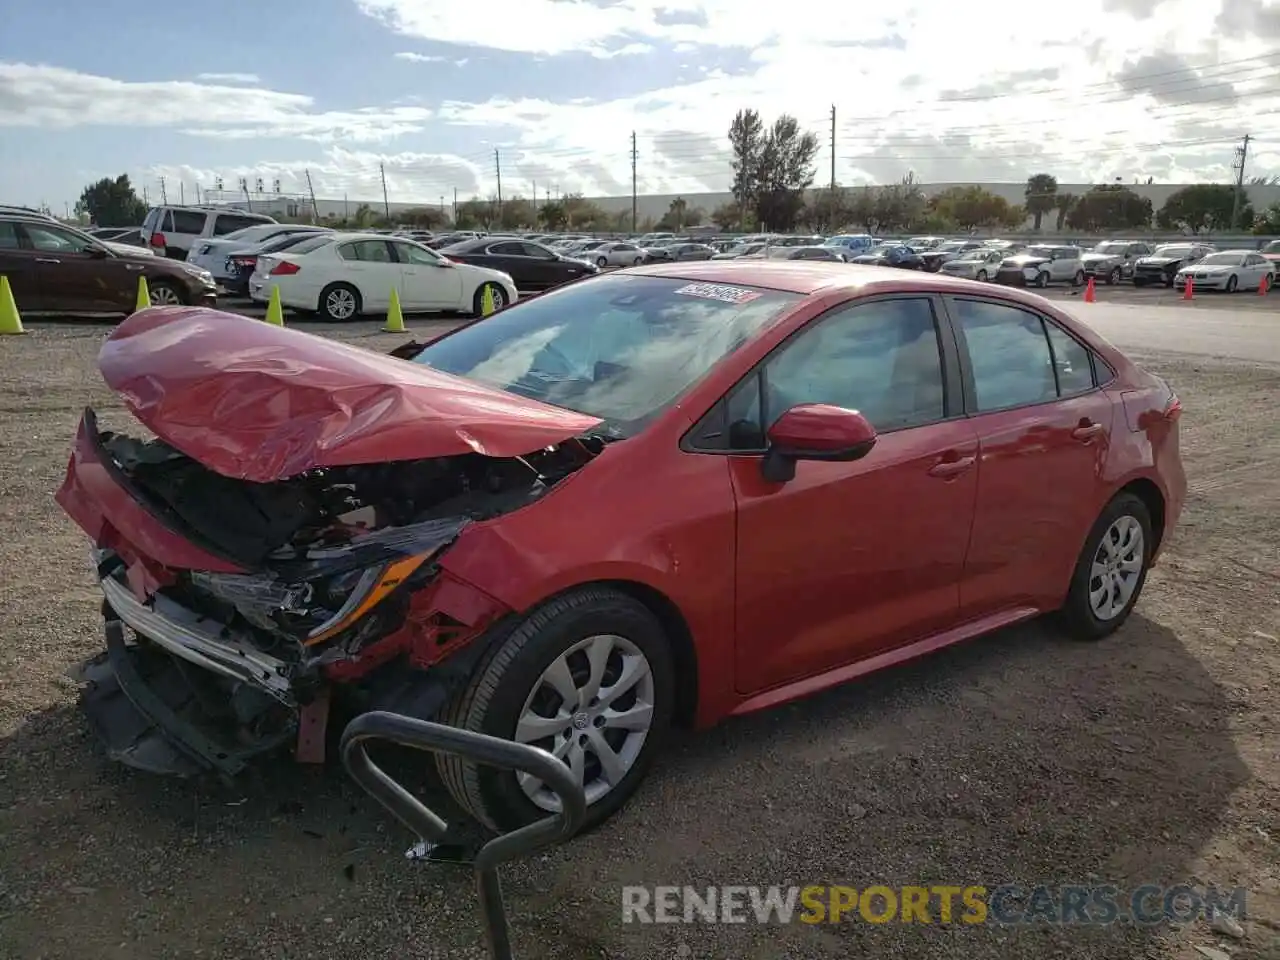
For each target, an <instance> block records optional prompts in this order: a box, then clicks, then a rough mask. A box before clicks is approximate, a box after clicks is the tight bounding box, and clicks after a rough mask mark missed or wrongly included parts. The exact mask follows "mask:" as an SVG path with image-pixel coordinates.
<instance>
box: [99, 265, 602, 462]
mask: <svg viewBox="0 0 1280 960" xmlns="http://www.w3.org/2000/svg"><path fill="white" fill-rule="evenodd" d="M263 259H266V258H263ZM262 266H263V260H259V261H258V267H259V269H261V268H262ZM98 366H99V369H100V370H101V371H102V375H103V378H104V379H105V380H106V382H107V385H108V386H109V387H111V388H112V389H113V390H114V391H116V393H118V394H119V395H120V397H121V399H122V400H123V401H124V403H125V405H126V406H127V407H128V408H129V410H130V411H131V412H132V413H133V415H134V416H135V417H136V418H137V419H138V420H139V421H141V422H142V423H143V424H144V425H146V427H147V428H149V429H150V430H151V431H152V432H153V433H154V434H155V435H156V436H157V437H159V438H160V439H161V440H164V441H165V442H166V443H168V444H169V445H171V446H172V447H174V448H176V449H177V450H180V451H181V452H182V453H185V454H186V455H187V456H189V457H191V458H192V459H193V460H196V461H198V462H199V463H201V464H203V465H204V466H205V467H208V468H209V469H210V470H213V471H214V472H216V473H220V474H222V475H223V476H227V477H231V478H234V479H238V480H247V481H251V482H255V483H269V482H271V481H275V480H281V479H284V478H287V477H292V476H296V475H298V474H300V473H303V472H304V471H307V470H311V469H314V468H317V467H340V466H352V465H356V464H370V463H387V462H392V461H401V460H417V459H427V458H432V457H445V456H454V455H459V454H465V453H479V454H483V455H485V456H491V457H513V456H521V455H524V454H528V453H532V452H534V451H537V450H541V449H543V448H546V447H549V446H552V445H555V444H558V443H561V442H563V441H565V440H568V439H570V438H571V437H574V436H577V435H579V434H581V433H584V432H586V431H589V430H591V429H592V428H593V427H595V426H597V425H598V424H599V423H600V420H599V418H597V417H591V416H587V415H585V414H581V413H576V412H574V411H571V410H565V409H562V408H560V407H554V406H550V405H548V404H544V403H540V402H538V401H536V400H530V399H526V398H523V397H519V396H517V395H515V394H511V393H507V392H505V391H502V390H498V389H496V388H492V387H487V386H484V385H482V384H479V383H476V382H474V381H471V380H465V379H463V378H460V377H454V376H451V375H449V374H446V373H441V372H439V371H436V370H432V369H431V368H430V367H427V366H424V365H420V364H414V363H410V362H407V361H404V360H400V359H397V358H395V357H390V356H386V355H383V354H377V353H372V352H370V351H367V350H363V349H361V348H359V347H353V346H348V345H347V344H343V343H339V342H337V341H334V340H328V339H325V338H322V337H318V336H313V335H311V334H307V333H302V332H299V331H297V330H290V329H287V328H283V327H276V326H272V325H271V324H267V323H263V322H262V321H261V320H256V319H250V318H248V317H241V316H236V315H233V314H228V313H223V312H221V311H218V310H213V309H208V308H203V307H173V308H159V307H157V308H153V309H150V310H143V311H140V312H138V313H135V314H133V315H132V316H130V317H129V318H127V319H126V320H125V321H124V322H123V323H121V324H120V325H119V326H118V327H116V328H115V330H113V331H112V333H111V334H110V336H108V337H107V340H106V343H105V344H104V345H103V347H102V351H101V353H100V354H99V357H98Z"/></svg>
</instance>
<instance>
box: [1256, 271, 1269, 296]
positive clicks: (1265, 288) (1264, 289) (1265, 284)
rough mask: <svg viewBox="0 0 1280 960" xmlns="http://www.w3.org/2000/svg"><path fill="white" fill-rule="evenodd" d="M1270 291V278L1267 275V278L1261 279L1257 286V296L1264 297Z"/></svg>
mask: <svg viewBox="0 0 1280 960" xmlns="http://www.w3.org/2000/svg"><path fill="white" fill-rule="evenodd" d="M1270 290H1271V276H1270V275H1269V274H1268V275H1267V276H1265V277H1263V278H1262V282H1261V283H1260V284H1258V296H1260V297H1265V296H1266V295H1267V293H1268V292H1269V291H1270Z"/></svg>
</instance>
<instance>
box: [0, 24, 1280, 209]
mask: <svg viewBox="0 0 1280 960" xmlns="http://www.w3.org/2000/svg"><path fill="white" fill-rule="evenodd" d="M1015 8H1016V5H1015ZM1015 8H1006V7H1003V6H1001V5H999V4H996V5H991V4H971V3H956V2H953V0H900V2H897V3H889V4H871V3H858V2H854V0H784V2H775V0H759V2H756V3H752V2H751V0H476V2H472V3H459V2H456V0H276V2H274V3H271V4H267V5H262V4H257V3H251V2H249V0H220V2H218V3H216V4H213V5H212V6H210V5H196V6H195V7H193V8H192V10H191V15H190V16H180V15H177V14H176V13H175V11H176V9H177V8H175V7H173V6H172V5H170V6H167V7H164V6H163V5H162V6H161V7H157V6H156V5H154V4H144V3H137V2H136V0H93V2H89V0H38V2H37V0H14V2H11V3H10V4H8V9H7V10H6V12H5V22H4V27H3V29H2V30H0V187H2V189H0V194H2V195H0V202H7V203H29V204H34V203H38V202H46V203H48V204H50V206H52V207H54V208H55V209H58V210H59V211H60V208H61V207H62V205H63V204H64V203H68V202H70V203H74V201H75V198H76V197H77V196H78V195H79V192H80V189H81V188H82V187H83V185H84V184H85V183H86V182H88V181H90V180H93V179H96V178H99V177H102V176H107V175H112V176H114V175H116V174H118V173H120V172H122V171H127V172H128V173H129V174H130V176H131V177H133V178H134V179H135V181H136V182H137V183H138V184H139V186H145V187H146V189H147V192H148V195H149V198H150V199H152V200H153V201H154V200H156V199H157V198H158V196H159V194H160V190H161V186H160V182H161V178H162V177H163V178H164V184H165V190H166V193H167V196H168V199H169V201H170V202H175V201H177V200H178V199H179V198H180V197H181V198H183V199H185V200H187V201H188V202H191V201H193V200H194V199H195V196H196V190H197V185H199V186H200V188H201V189H202V190H209V189H211V188H212V187H213V186H214V185H215V182H216V180H217V178H219V177H221V178H222V180H223V183H224V185H225V186H226V187H227V188H229V189H230V188H234V185H235V183H236V182H237V181H238V179H239V178H240V177H248V178H249V181H250V183H251V184H253V183H254V181H256V180H257V179H258V178H262V179H263V180H264V183H265V185H266V188H267V189H268V190H270V189H271V185H272V183H273V182H274V181H276V180H279V181H280V183H281V189H282V190H283V191H284V192H286V193H293V192H302V191H305V189H306V172H307V171H309V172H310V174H311V179H312V183H313V185H314V188H315V191H316V194H317V195H318V196H321V197H326V198H334V199H337V198H341V197H343V196H344V195H345V196H348V197H350V198H351V199H352V200H356V199H377V200H380V199H381V197H382V186H381V181H380V177H379V165H383V166H384V167H385V170H386V181H387V190H388V193H389V195H390V199H391V200H393V201H418V202H436V201H438V200H439V199H440V198H442V197H443V198H447V199H448V200H452V197H453V191H454V190H455V189H456V190H457V191H458V194H459V198H460V199H461V198H464V197H468V196H471V195H475V194H479V195H487V194H489V193H491V192H492V191H493V189H494V187H495V179H496V178H495V173H496V171H495V162H494V159H495V158H494V151H495V149H496V150H497V151H498V156H499V158H500V163H501V171H502V184H503V193H504V195H507V196H511V195H512V194H515V193H521V194H524V195H526V196H527V195H529V193H530V192H531V191H532V190H533V189H534V185H535V184H536V187H537V190H538V193H539V195H542V194H544V193H545V192H546V191H548V190H550V191H552V192H553V193H554V192H556V191H559V192H570V191H580V192H583V193H586V194H587V195H607V194H614V195H618V194H627V193H629V192H630V190H631V153H630V151H631V135H632V132H633V131H634V132H635V134H636V138H637V148H638V162H637V173H638V186H639V190H640V192H641V193H676V192H680V193H692V192H698V191H704V190H723V189H725V188H726V187H727V185H728V180H729V163H728V150H727V144H726V138H725V134H726V131H727V129H728V126H729V123H730V121H731V120H732V118H733V115H734V113H735V112H736V111H737V110H738V109H740V108H742V107H754V108H756V109H758V110H760V111H761V112H762V113H763V114H764V116H765V117H766V118H767V119H772V118H773V117H775V116H776V115H778V114H780V113H783V112H787V113H791V114H792V115H793V116H795V117H796V118H797V119H798V120H799V121H800V122H801V124H802V125H803V126H804V127H806V128H807V129H810V130H813V131H814V132H815V133H817V134H818V135H819V137H820V139H821V141H822V143H823V147H822V151H821V153H820V156H819V160H818V166H819V174H818V177H819V180H820V182H824V183H825V182H826V181H827V180H828V179H829V177H830V170H831V160H832V153H833V150H832V146H831V143H832V139H833V138H832V131H831V120H830V111H831V106H832V104H835V106H836V123H835V136H834V157H835V167H836V176H837V179H838V180H839V181H840V182H842V183H845V184H852V183H860V182H885V181H893V180H897V179H898V178H900V177H901V176H903V175H904V174H905V173H907V172H908V171H909V170H914V171H915V173H916V175H917V178H918V179H920V180H924V181H959V180H962V181H972V182H1000V181H1021V180H1024V179H1025V178H1026V176H1027V175H1028V174H1029V173H1031V172H1040V171H1043V172H1048V173H1052V174H1054V175H1056V176H1057V177H1058V178H1059V180H1061V181H1063V182H1075V183H1080V182H1094V181H1098V180H1112V179H1114V178H1115V177H1122V178H1124V179H1125V180H1126V181H1127V180H1132V179H1133V178H1135V177H1141V178H1143V179H1145V178H1146V177H1148V176H1151V177H1155V178H1156V179H1157V180H1160V181H1176V182H1192V181H1200V180H1205V181H1213V180H1223V179H1226V178H1227V177H1229V176H1231V172H1230V165H1231V161H1232V155H1233V149H1234V146H1235V144H1236V142H1238V140H1239V138H1240V137H1241V136H1243V135H1244V134H1245V133H1250V134H1252V135H1253V137H1254V138H1255V142H1254V144H1253V146H1252V148H1251V157H1250V166H1249V172H1250V173H1251V174H1258V175H1262V174H1280V0H1074V2H1072V3H1071V4H1069V5H1068V7H1063V8H1061V9H1060V10H1058V11H1057V12H1056V13H1055V14H1054V15H1052V16H1051V17H1049V19H1048V20H1046V19H1045V18H1044V17H1043V16H1038V15H1037V16H1032V15H1027V16H1021V15H1010V13H1011V11H1012V10H1013V9H1015ZM1016 9H1021V8H1016ZM180 185H181V186H180Z"/></svg>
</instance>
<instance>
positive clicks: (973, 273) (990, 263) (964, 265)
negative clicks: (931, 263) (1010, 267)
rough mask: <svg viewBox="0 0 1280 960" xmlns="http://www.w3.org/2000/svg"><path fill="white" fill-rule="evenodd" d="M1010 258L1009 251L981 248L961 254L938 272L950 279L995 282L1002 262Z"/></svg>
mask: <svg viewBox="0 0 1280 960" xmlns="http://www.w3.org/2000/svg"><path fill="white" fill-rule="evenodd" d="M1006 256H1008V253H1007V251H1004V250H996V249H993V248H990V247H979V248H978V249H977V250H969V251H968V252H966V253H962V254H960V256H958V257H956V259H954V260H948V261H947V262H946V263H944V264H943V265H942V266H941V267H939V268H938V272H939V273H941V274H944V275H946V276H949V277H966V278H968V279H969V280H982V281H987V280H994V279H995V278H996V274H997V273H999V272H1000V262H1001V261H1002V260H1004V258H1005V257H1006Z"/></svg>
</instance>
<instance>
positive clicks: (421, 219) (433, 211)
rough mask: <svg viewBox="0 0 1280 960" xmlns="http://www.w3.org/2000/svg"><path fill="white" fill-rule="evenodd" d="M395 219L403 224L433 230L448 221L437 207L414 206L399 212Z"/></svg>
mask: <svg viewBox="0 0 1280 960" xmlns="http://www.w3.org/2000/svg"><path fill="white" fill-rule="evenodd" d="M397 219H398V220H399V221H400V222H401V223H403V224H406V225H409V226H414V227H421V228H422V229H424V230H434V229H435V228H436V227H439V226H442V225H444V224H446V223H448V222H449V218H448V217H447V216H446V215H445V212H444V211H443V210H441V209H439V208H438V207H414V208H413V209H411V210H406V211H405V212H404V213H401V214H399V215H398V216H397Z"/></svg>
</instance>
